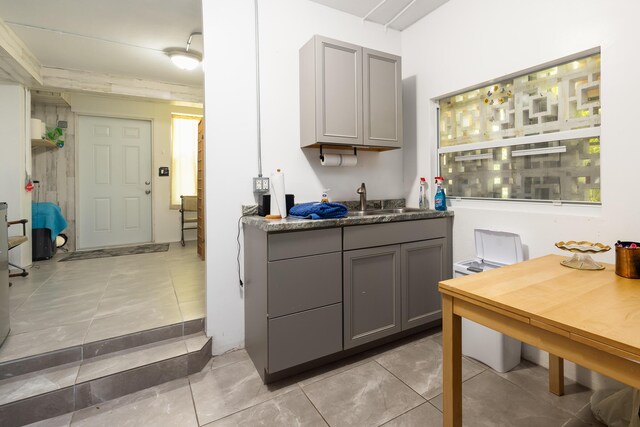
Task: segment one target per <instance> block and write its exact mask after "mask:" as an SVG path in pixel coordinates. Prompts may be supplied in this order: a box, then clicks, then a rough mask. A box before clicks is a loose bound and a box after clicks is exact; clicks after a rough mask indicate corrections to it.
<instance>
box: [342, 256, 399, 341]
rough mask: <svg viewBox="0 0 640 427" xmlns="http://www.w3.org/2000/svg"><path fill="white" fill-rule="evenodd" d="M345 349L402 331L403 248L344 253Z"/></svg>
mask: <svg viewBox="0 0 640 427" xmlns="http://www.w3.org/2000/svg"><path fill="white" fill-rule="evenodd" d="M343 268H344V278H343V295H344V297H343V298H344V299H343V302H344V348H345V349H349V348H353V347H357V346H359V345H361V344H365V343H367V342H370V341H374V340H377V339H379V338H383V337H386V336H389V335H393V334H395V333H397V332H400V330H401V327H402V325H401V317H400V311H401V292H400V286H401V282H400V245H391V246H383V247H379V248H370V249H360V250H355V251H347V252H344V255H343Z"/></svg>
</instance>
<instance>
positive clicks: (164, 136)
mask: <svg viewBox="0 0 640 427" xmlns="http://www.w3.org/2000/svg"><path fill="white" fill-rule="evenodd" d="M68 95H69V96H68V101H69V104H71V110H72V111H73V112H74V113H75V114H76V115H78V114H79V115H97V116H108V117H121V118H131V119H142V120H153V128H152V134H153V141H152V145H153V153H152V163H153V164H152V176H153V182H152V189H153V190H152V191H153V193H152V194H153V236H154V240H155V242H158V243H161V242H177V241H178V240H180V214H179V212H178V210H177V209H170V208H169V195H170V188H171V187H170V184H171V180H170V178H169V177H159V176H158V168H159V167H160V166H169V167H170V166H171V113H181V114H199V115H201V114H202V109H201V108H195V107H184V106H179V105H172V104H171V103H169V102H161V101H158V102H152V101H139V100H134V99H129V98H118V97H108V96H96V95H88V94H83V93H69V94H68ZM81 143H82V142H81V141H78V144H81ZM79 148H80V147H79ZM74 185H75V183H74ZM190 234H191V235H190V236H188V237H190V238H195V234H194V232H190Z"/></svg>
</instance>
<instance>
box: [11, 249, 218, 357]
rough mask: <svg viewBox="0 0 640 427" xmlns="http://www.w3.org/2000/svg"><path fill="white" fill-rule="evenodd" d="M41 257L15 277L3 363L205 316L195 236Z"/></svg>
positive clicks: (200, 266) (203, 267)
mask: <svg viewBox="0 0 640 427" xmlns="http://www.w3.org/2000/svg"><path fill="white" fill-rule="evenodd" d="M65 256H66V254H64V253H58V254H57V255H56V256H55V257H54V258H52V259H51V260H48V261H39V262H35V263H34V267H32V268H31V269H30V270H29V276H28V277H26V278H22V277H14V278H11V282H12V283H13V286H12V287H11V288H10V308H11V333H10V335H9V337H8V338H7V340H6V342H5V343H4V345H3V346H2V347H1V348H0V363H2V362H5V361H8V360H15V359H20V358H24V357H27V356H32V355H36V354H41V353H45V352H50V351H54V350H59V349H62V348H67V347H72V346H77V345H81V344H84V343H89V342H96V341H101V340H105V339H108V338H113V337H117V336H121V335H125V334H131V333H135V332H139V331H143V330H148V329H153V328H158V327H161V326H166V325H171V324H175V323H180V322H183V321H187V320H193V319H200V318H204V317H205V285H204V271H205V263H204V262H202V261H201V260H200V259H199V258H198V256H197V255H196V242H187V245H186V246H185V247H184V248H183V247H182V246H181V245H180V243H171V244H170V247H169V250H168V251H166V252H156V253H150V254H138V255H128V256H119V257H111V258H97V259H90V260H78V261H67V262H58V261H59V260H60V259H61V258H63V257H65Z"/></svg>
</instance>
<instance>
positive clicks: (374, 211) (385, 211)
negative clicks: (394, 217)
mask: <svg viewBox="0 0 640 427" xmlns="http://www.w3.org/2000/svg"><path fill="white" fill-rule="evenodd" d="M422 210H423V209H418V208H395V209H371V210H366V211H349V213H348V216H368V215H389V214H402V213H409V212H420V211H422Z"/></svg>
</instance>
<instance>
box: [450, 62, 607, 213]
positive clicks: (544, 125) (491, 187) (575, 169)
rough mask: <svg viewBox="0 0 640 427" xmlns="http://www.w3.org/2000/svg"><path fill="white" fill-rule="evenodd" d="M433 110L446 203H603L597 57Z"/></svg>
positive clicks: (493, 86)
mask: <svg viewBox="0 0 640 427" xmlns="http://www.w3.org/2000/svg"><path fill="white" fill-rule="evenodd" d="M438 104H439V146H438V157H439V163H440V175H442V176H443V177H444V179H445V181H444V188H445V190H446V192H447V195H449V196H450V197H454V198H455V197H461V198H463V197H467V198H489V199H510V200H543V201H559V202H578V203H600V53H596V54H592V55H590V56H586V57H581V58H579V59H575V60H571V61H569V62H564V63H559V64H558V65H556V66H553V67H545V68H544V69H540V70H539V71H535V72H528V73H526V74H522V75H519V76H517V77H514V78H509V79H505V80H503V81H500V82H499V83H495V84H491V85H488V86H486V87H481V88H478V89H474V90H470V91H465V92H462V93H458V94H456V95H453V96H448V97H446V98H442V99H440V100H438Z"/></svg>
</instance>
